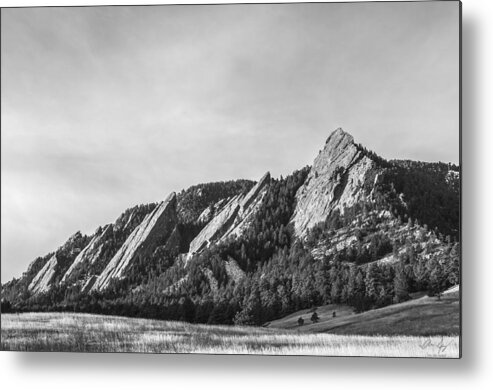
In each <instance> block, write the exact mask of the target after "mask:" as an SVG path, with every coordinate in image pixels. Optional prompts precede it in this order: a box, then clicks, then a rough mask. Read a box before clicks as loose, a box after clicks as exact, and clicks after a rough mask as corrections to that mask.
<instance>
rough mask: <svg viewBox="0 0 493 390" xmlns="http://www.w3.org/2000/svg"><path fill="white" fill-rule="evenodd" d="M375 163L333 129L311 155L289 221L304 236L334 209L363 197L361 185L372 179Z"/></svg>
mask: <svg viewBox="0 0 493 390" xmlns="http://www.w3.org/2000/svg"><path fill="white" fill-rule="evenodd" d="M376 174H377V164H376V163H375V161H373V160H372V159H371V158H369V157H368V156H367V155H366V154H365V153H364V152H363V151H362V150H361V148H359V147H358V146H357V145H356V144H355V143H354V138H353V137H352V136H351V135H350V134H348V133H346V132H345V131H344V130H342V129H341V128H338V129H337V130H335V131H333V132H332V133H331V134H330V136H329V138H328V139H327V141H326V143H325V147H324V149H323V150H322V151H320V153H319V154H318V156H317V157H316V158H315V161H314V163H313V166H312V168H311V170H310V173H309V174H308V177H307V179H306V181H305V183H304V184H303V185H302V186H301V187H300V188H299V190H298V192H297V193H296V201H297V203H296V209H295V212H294V214H293V218H292V222H293V224H294V228H295V233H296V235H298V236H299V237H304V236H305V235H306V233H307V231H308V229H309V228H311V227H313V226H314V225H316V224H318V223H320V222H324V221H325V220H326V219H327V217H328V216H329V215H330V214H331V213H332V212H333V211H335V210H339V211H340V212H341V213H343V212H344V208H345V207H348V206H351V205H353V204H354V203H356V202H358V201H360V200H362V199H364V198H366V197H367V196H368V194H366V192H365V190H364V188H363V184H364V183H366V182H368V181H369V180H371V183H373V182H374V180H375V175H376Z"/></svg>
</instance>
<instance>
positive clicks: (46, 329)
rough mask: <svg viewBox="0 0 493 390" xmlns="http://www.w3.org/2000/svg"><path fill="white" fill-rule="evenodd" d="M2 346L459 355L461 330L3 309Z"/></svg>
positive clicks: (246, 352) (357, 354)
mask: <svg viewBox="0 0 493 390" xmlns="http://www.w3.org/2000/svg"><path fill="white" fill-rule="evenodd" d="M1 321H2V322H1V347H2V350H13V351H72V352H147V353H215V354H260V355H320V356H385V357H447V358H457V357H459V337H458V336H428V337H424V336H364V335H356V336H355V335H335V334H326V333H305V332H301V331H299V330H285V329H273V328H262V327H246V326H245V327H240V326H216V325H198V324H189V323H184V322H173V321H158V320H147V319H137V318H124V317H114V316H103V315H92V314H76V313H22V314H2V316H1Z"/></svg>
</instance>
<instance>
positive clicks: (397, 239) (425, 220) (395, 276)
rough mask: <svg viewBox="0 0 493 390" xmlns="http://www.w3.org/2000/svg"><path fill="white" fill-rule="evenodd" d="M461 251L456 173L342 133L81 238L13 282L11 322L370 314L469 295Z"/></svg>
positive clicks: (258, 320) (8, 298) (142, 208)
mask: <svg viewBox="0 0 493 390" xmlns="http://www.w3.org/2000/svg"><path fill="white" fill-rule="evenodd" d="M459 242H460V170H459V167H458V166H456V165H454V164H450V163H426V162H418V161H409V160H390V161H388V160H385V159H383V158H381V157H379V156H378V155H376V154H375V153H374V152H372V151H369V150H367V149H366V148H365V147H363V146H362V145H360V144H358V143H356V142H355V141H354V139H353V137H352V136H351V135H350V134H348V133H347V132H345V131H343V130H342V129H340V128H339V129H337V130H335V131H334V132H332V133H331V134H330V136H329V137H328V139H327V140H326V143H325V145H324V147H323V149H322V150H321V151H320V152H319V154H318V155H317V156H316V158H315V160H314V162H313V165H312V166H307V167H304V168H302V169H300V170H298V171H295V172H293V173H292V174H291V175H289V176H287V177H285V178H283V177H280V178H278V179H275V178H272V177H271V175H270V174H269V172H267V173H265V175H263V176H262V177H261V178H260V179H259V180H258V182H253V181H249V180H236V181H228V182H217V183H207V184H199V185H196V186H193V187H190V188H189V189H187V190H183V191H181V192H179V193H171V194H168V195H167V196H166V197H165V198H164V200H163V201H161V202H159V203H152V204H147V205H138V206H135V207H133V208H130V209H128V210H126V211H125V212H123V213H122V215H121V216H120V217H119V218H118V219H117V220H116V221H115V222H113V223H110V224H107V225H105V226H101V227H99V228H98V229H97V230H96V231H95V232H94V233H93V234H90V235H84V234H82V233H80V232H77V233H75V234H74V235H72V236H71V237H70V238H69V239H68V240H67V241H66V242H65V243H64V244H63V245H61V246H60V247H59V248H57V249H55V250H54V251H53V252H52V253H49V254H46V255H45V256H43V257H38V258H36V259H35V260H34V261H33V262H32V263H31V264H30V265H29V267H28V269H27V270H26V272H24V274H23V275H22V276H21V277H20V278H18V279H13V280H12V281H10V282H8V283H6V284H4V285H2V311H4V312H5V311H10V310H16V311H53V310H57V311H64V310H67V311H68V310H70V311H82V312H93V313H106V314H119V315H127V316H140V317H149V318H161V319H180V320H185V321H190V322H200V323H224V324H233V323H236V324H253V325H260V324H263V323H265V322H267V321H271V320H274V319H276V318H280V317H282V316H285V315H287V314H290V313H293V312H295V311H297V310H301V309H304V308H310V307H314V306H318V305H324V304H345V305H349V306H350V307H353V308H354V310H355V311H357V312H362V311H366V310H370V309H375V308H379V307H383V306H388V305H391V304H395V303H399V302H402V301H405V300H408V299H411V297H412V295H413V293H416V292H420V291H426V292H427V293H428V294H429V295H430V296H433V295H438V296H440V294H441V292H442V291H444V290H446V289H448V288H450V287H452V286H455V285H458V284H459V281H460V244H459ZM9 261H12V260H9Z"/></svg>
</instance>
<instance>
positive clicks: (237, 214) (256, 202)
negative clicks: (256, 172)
mask: <svg viewBox="0 0 493 390" xmlns="http://www.w3.org/2000/svg"><path fill="white" fill-rule="evenodd" d="M269 183H270V173H269V172H267V173H266V174H265V175H264V176H263V177H262V178H261V179H260V180H259V182H258V183H257V184H256V185H255V186H253V188H252V189H251V190H250V191H249V192H248V193H247V194H246V195H242V194H239V195H236V196H235V197H233V198H231V199H230V200H229V201H228V202H227V203H226V204H225V205H224V206H223V207H222V209H221V210H219V211H218V212H217V213H216V215H215V216H214V218H212V220H211V221H210V222H209V223H208V224H207V225H206V226H205V227H204V228H203V229H202V230H201V231H200V233H199V234H198V235H197V236H196V237H195V238H194V239H193V241H192V242H191V243H190V249H189V252H188V256H187V259H188V260H189V259H190V258H191V257H192V256H193V255H194V254H195V253H199V252H200V251H202V250H203V249H204V248H206V247H207V246H209V245H210V244H211V243H213V242H220V241H222V240H225V239H226V238H228V237H230V236H231V235H237V236H239V235H241V233H242V232H243V231H244V230H245V229H246V228H248V226H249V222H250V221H251V219H252V218H253V217H254V216H255V214H256V212H257V211H258V209H259V207H260V205H261V204H262V200H263V198H264V196H265V194H266V192H267V188H268V185H269Z"/></svg>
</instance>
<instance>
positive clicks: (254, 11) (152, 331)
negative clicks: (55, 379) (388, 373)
mask: <svg viewBox="0 0 493 390" xmlns="http://www.w3.org/2000/svg"><path fill="white" fill-rule="evenodd" d="M460 18H461V9H460V3H459V2H455V1H444V2H442V1H440V2H398V3H397V2H395V3H394V2H367V3H365V2H363V3H295V4H228V5H162V6H118V7H111V6H107V7H106V6H103V7H40V8H4V9H2V14H1V21H2V24H1V29H2V30H1V33H2V42H1V56H2V62H1V63H2V68H1V71H2V74H1V77H2V80H1V81H2V84H1V98H2V106H1V111H2V112H1V141H2V142H1V145H2V146H1V152H2V161H1V175H2V189H1V199H2V204H1V207H2V214H1V225H2V245H1V271H2V275H1V276H2V291H1V311H2V315H1V336H2V338H1V348H2V350H10V351H74V352H140V353H212V354H261V355H320V356H374V357H432V358H458V357H460V333H461V328H460V326H461V322H460V307H461V305H460V280H461V272H460V271H461V241H460V238H461V230H460V226H461V224H460V203H461V202H460V199H461V197H460V195H461V176H460V173H461V169H460V31H461V30H460Z"/></svg>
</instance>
